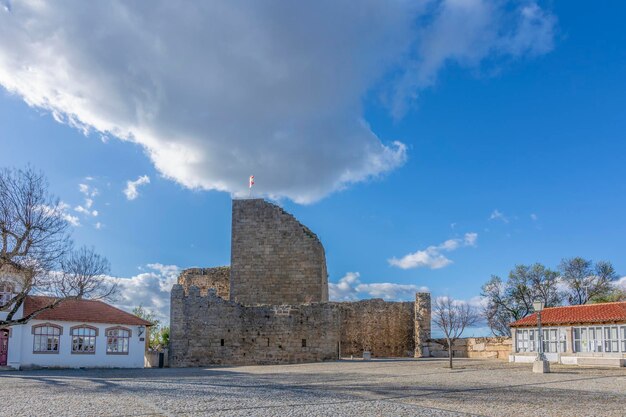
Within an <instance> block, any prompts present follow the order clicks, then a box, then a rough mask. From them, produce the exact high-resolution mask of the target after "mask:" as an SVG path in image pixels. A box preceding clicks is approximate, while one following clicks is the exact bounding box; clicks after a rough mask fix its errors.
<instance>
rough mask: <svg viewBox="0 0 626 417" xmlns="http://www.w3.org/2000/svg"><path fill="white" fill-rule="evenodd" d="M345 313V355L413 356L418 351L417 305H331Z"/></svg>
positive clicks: (377, 302)
mask: <svg viewBox="0 0 626 417" xmlns="http://www.w3.org/2000/svg"><path fill="white" fill-rule="evenodd" d="M331 304H334V305H335V306H337V308H339V310H340V311H341V356H342V357H348V356H355V357H361V356H362V355H363V352H364V351H369V352H371V354H372V356H373V357H378V358H384V357H411V356H413V352H414V349H415V337H414V331H415V329H414V326H415V321H414V311H413V310H414V308H413V306H414V303H412V302H387V301H384V300H383V299H381V298H376V299H372V300H362V301H354V302H336V303H331Z"/></svg>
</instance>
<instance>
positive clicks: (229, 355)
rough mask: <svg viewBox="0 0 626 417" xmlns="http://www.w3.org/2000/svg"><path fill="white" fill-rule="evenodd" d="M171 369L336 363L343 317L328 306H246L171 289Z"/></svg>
mask: <svg viewBox="0 0 626 417" xmlns="http://www.w3.org/2000/svg"><path fill="white" fill-rule="evenodd" d="M170 321H171V335H170V366H171V367H188V366H209V365H221V364H228V365H248V364H280V363H301V362H319V361H325V360H335V359H337V358H338V355H339V352H338V349H339V323H340V313H339V310H338V308H337V307H336V306H333V305H331V304H329V303H323V304H320V303H316V304H307V305H298V306H287V305H282V306H254V307H250V306H243V305H241V304H238V303H235V302H232V301H227V300H224V299H223V298H220V297H218V296H217V295H215V294H214V293H213V292H209V294H208V295H206V296H203V295H201V294H200V289H199V288H197V287H195V286H192V287H190V288H189V289H188V292H187V294H185V290H184V288H183V286H182V285H174V287H173V288H172V303H171V314H170Z"/></svg>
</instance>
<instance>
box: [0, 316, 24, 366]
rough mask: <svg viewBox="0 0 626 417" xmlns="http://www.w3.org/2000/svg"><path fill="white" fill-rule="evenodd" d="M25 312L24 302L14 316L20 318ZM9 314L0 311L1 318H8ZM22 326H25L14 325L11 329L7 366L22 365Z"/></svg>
mask: <svg viewBox="0 0 626 417" xmlns="http://www.w3.org/2000/svg"><path fill="white" fill-rule="evenodd" d="M23 313H24V305H23V304H22V305H21V306H20V308H19V310H17V313H16V314H15V316H14V317H15V318H20V317H22V314H23ZM7 315H8V313H7V312H0V319H6V317H7ZM22 327H23V326H13V327H12V328H11V330H10V336H9V355H8V358H7V366H10V367H12V368H16V369H17V368H19V366H20V357H21V353H22V337H21V334H22Z"/></svg>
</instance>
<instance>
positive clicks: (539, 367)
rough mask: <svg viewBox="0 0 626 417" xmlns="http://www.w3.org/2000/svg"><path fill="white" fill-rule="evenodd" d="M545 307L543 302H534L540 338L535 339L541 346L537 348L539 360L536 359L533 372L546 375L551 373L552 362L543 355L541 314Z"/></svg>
mask: <svg viewBox="0 0 626 417" xmlns="http://www.w3.org/2000/svg"><path fill="white" fill-rule="evenodd" d="M544 307H545V303H544V302H543V301H541V300H535V301H533V308H534V309H535V313H537V331H538V333H539V334H538V336H537V337H536V338H535V339H536V340H537V342H538V344H539V346H538V347H537V358H535V362H534V363H533V372H535V373H539V374H546V373H549V372H550V362H548V360H547V359H546V356H545V355H544V354H543V332H542V331H541V312H542V311H543V308H544Z"/></svg>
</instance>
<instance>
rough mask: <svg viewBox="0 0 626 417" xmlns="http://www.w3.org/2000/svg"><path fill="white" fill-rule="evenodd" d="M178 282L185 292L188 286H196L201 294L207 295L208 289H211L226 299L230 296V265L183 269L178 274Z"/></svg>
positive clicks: (187, 290)
mask: <svg viewBox="0 0 626 417" xmlns="http://www.w3.org/2000/svg"><path fill="white" fill-rule="evenodd" d="M178 283H179V284H180V285H182V286H183V289H184V290H185V293H187V292H189V288H190V287H192V286H196V287H198V288H199V289H200V294H202V295H207V294H208V291H209V290H210V289H213V290H215V293H216V295H217V296H218V297H222V298H223V299H225V300H228V299H229V298H230V267H228V266H218V267H216V268H189V269H185V270H184V271H183V272H181V274H180V275H179V276H178Z"/></svg>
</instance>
